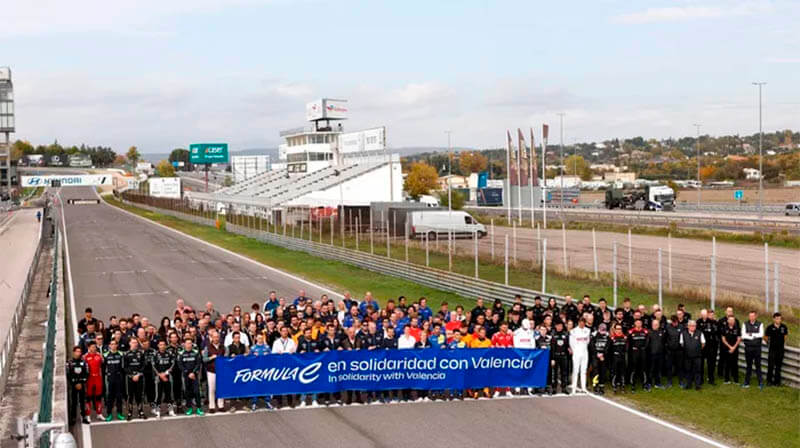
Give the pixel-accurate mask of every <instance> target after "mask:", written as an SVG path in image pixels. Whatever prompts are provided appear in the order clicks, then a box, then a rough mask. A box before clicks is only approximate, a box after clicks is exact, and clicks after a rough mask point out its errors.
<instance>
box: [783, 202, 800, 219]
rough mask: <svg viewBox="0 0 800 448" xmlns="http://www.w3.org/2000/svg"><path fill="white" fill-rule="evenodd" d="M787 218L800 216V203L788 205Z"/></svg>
mask: <svg viewBox="0 0 800 448" xmlns="http://www.w3.org/2000/svg"><path fill="white" fill-rule="evenodd" d="M786 216H800V202H790V203H788V204H786Z"/></svg>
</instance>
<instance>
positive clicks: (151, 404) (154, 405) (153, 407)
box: [150, 403, 157, 415]
mask: <svg viewBox="0 0 800 448" xmlns="http://www.w3.org/2000/svg"><path fill="white" fill-rule="evenodd" d="M156 407H157V406H156V404H155V403H150V413H151V414H153V415H156Z"/></svg>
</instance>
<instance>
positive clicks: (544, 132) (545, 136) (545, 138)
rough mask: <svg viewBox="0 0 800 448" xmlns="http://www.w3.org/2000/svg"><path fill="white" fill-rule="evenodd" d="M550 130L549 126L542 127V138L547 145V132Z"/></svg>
mask: <svg viewBox="0 0 800 448" xmlns="http://www.w3.org/2000/svg"><path fill="white" fill-rule="evenodd" d="M549 129H550V127H549V126H547V125H546V124H543V125H542V138H543V139H544V141H545V144H547V131H548V130H549Z"/></svg>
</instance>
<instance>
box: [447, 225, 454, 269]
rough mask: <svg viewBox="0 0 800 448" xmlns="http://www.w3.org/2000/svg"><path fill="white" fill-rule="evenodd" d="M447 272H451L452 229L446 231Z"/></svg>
mask: <svg viewBox="0 0 800 448" xmlns="http://www.w3.org/2000/svg"><path fill="white" fill-rule="evenodd" d="M447 270H448V271H451V272H452V271H453V229H448V230H447Z"/></svg>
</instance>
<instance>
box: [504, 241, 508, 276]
mask: <svg viewBox="0 0 800 448" xmlns="http://www.w3.org/2000/svg"><path fill="white" fill-rule="evenodd" d="M504 236H505V252H504V253H505V255H504V259H505V263H504V264H505V279H506V286H508V234H505V235H504Z"/></svg>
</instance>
